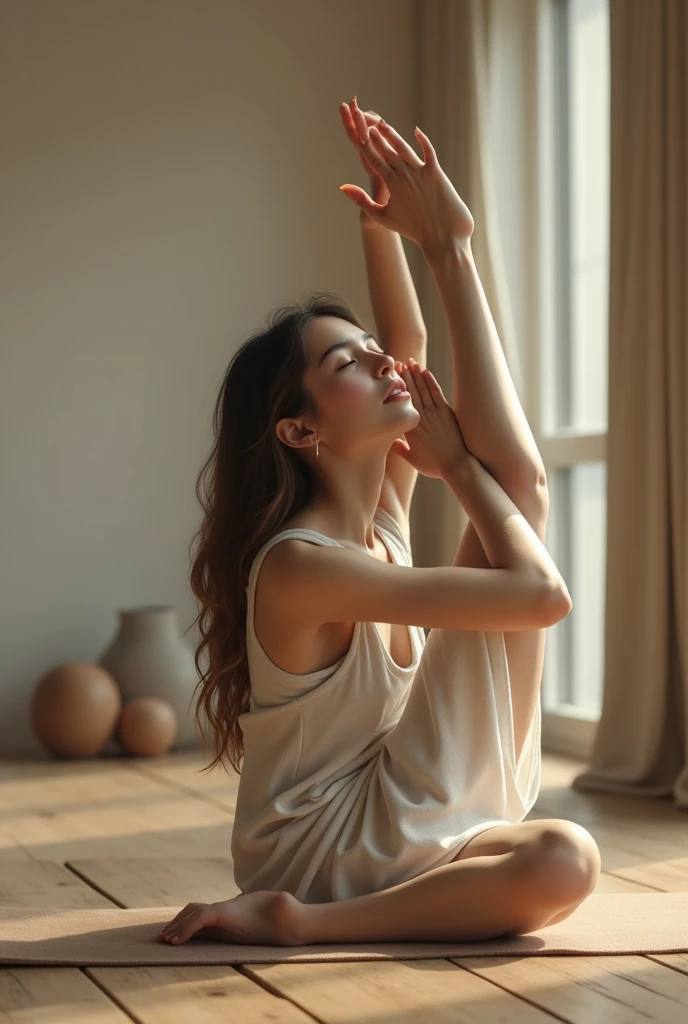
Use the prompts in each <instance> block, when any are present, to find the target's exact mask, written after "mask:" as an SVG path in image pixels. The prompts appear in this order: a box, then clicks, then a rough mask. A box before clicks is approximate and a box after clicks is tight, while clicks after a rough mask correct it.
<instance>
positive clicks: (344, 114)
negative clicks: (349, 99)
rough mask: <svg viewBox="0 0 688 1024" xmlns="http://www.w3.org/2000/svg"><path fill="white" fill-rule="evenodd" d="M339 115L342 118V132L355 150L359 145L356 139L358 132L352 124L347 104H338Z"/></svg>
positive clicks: (352, 120)
mask: <svg viewBox="0 0 688 1024" xmlns="http://www.w3.org/2000/svg"><path fill="white" fill-rule="evenodd" d="M339 113H340V115H341V118H342V124H343V125H344V131H345V132H346V134H347V135H348V136H349V139H350V141H351V142H352V143H353V144H354V146H356V148H358V146H359V144H360V143H359V138H358V132H357V130H356V125H355V124H354V119H353V117H352V116H351V111H350V110H349V107H348V104H346V103H340V104H339Z"/></svg>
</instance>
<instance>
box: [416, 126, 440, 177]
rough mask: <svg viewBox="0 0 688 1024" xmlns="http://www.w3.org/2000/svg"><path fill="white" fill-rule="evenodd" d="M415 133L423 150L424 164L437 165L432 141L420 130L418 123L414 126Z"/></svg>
mask: <svg viewBox="0 0 688 1024" xmlns="http://www.w3.org/2000/svg"><path fill="white" fill-rule="evenodd" d="M415 135H416V138H417V139H418V142H419V144H420V148H421V149H422V150H423V156H424V157H425V162H426V164H429V165H432V166H433V167H437V166H439V161H438V159H437V153H436V152H435V150H434V147H433V145H432V142H431V141H430V139H429V138H428V137H427V135H426V134H425V133H424V132H422V131H421V130H420V128H419V127H418V125H416V127H415Z"/></svg>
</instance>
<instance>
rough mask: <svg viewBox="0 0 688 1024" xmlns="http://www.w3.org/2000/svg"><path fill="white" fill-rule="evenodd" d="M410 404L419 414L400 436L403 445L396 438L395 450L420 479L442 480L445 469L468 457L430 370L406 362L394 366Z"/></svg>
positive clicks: (453, 415) (451, 415)
mask: <svg viewBox="0 0 688 1024" xmlns="http://www.w3.org/2000/svg"><path fill="white" fill-rule="evenodd" d="M397 372H400V374H401V376H402V377H403V380H404V383H405V385H406V387H407V388H408V390H409V391H410V393H411V401H412V402H413V404H414V406H415V408H416V409H417V410H418V412H419V413H420V421H419V423H418V425H417V426H415V427H413V428H412V429H411V430H409V431H408V432H407V433H405V434H404V438H405V439H406V443H405V442H404V441H402V440H401V439H400V438H397V439H396V440H395V441H394V442H393V444H392V451H395V452H396V453H397V454H398V455H401V457H402V458H404V459H406V461H407V462H408V463H410V464H411V465H412V466H413V468H414V469H417V470H418V472H419V473H422V474H423V476H432V477H441V478H444V476H445V474H446V473H447V472H448V470H450V469H453V468H456V467H457V466H459V465H461V464H462V463H464V462H465V461H466V460H467V459H468V457H469V455H470V454H471V453H470V452H469V451H468V449H467V448H466V445H465V444H464V440H463V435H462V433H461V430H460V428H459V421H458V420H457V418H456V413H455V412H454V410H453V409H452V407H451V405H450V404H449V402H448V401H447V400H446V398H445V397H444V394H443V392H442V388H441V387H440V386H439V384H438V383H437V381H436V380H435V377H434V376H433V375H432V373H431V372H430V370H428V369H424V370H422V369H421V368H420V366H419V365H418V363H417V362H416V361H415V360H414V359H411V360H410V364H409V366H408V367H406V366H404V365H403V364H402V363H397Z"/></svg>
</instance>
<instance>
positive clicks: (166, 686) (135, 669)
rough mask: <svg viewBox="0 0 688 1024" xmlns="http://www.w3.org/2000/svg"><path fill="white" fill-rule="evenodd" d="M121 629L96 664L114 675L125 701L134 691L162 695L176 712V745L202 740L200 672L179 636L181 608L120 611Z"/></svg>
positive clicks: (188, 745) (187, 745) (178, 747)
mask: <svg viewBox="0 0 688 1024" xmlns="http://www.w3.org/2000/svg"><path fill="white" fill-rule="evenodd" d="M119 619H120V624H119V631H118V633H117V635H116V636H115V638H114V639H113V640H112V642H111V643H110V644H109V646H108V647H107V648H106V650H105V651H104V653H103V654H102V655H101V656H100V659H99V660H98V664H99V665H101V666H102V667H103V668H104V669H106V671H108V672H109V673H110V674H111V675H112V676H113V677H114V679H115V681H116V683H117V684H118V686H119V688H120V691H121V693H122V703H124V702H126V701H128V700H132V699H133V698H134V697H161V698H162V699H163V700H166V701H168V702H169V703H170V704H171V705H172V707H173V708H174V710H175V712H176V714H177V721H178V723H179V731H178V733H177V737H176V739H175V741H174V744H173V746H172V748H171V749H172V750H181V749H184V748H186V749H189V748H192V747H198V746H200V745H201V735H200V730H199V729H198V728H197V726H196V724H195V721H194V713H195V702H196V700H197V699H198V693H200V688H199V690H198V692H197V693H196V696H195V698H194V697H193V692H194V689H195V687H196V686H197V684H198V672H197V671H196V665H195V663H194V654H193V651H192V649H191V647H190V646H189V645H188V644H187V643H186V642H185V641H184V640H182V639H181V637H180V635H179V628H178V622H177V609H176V608H174V607H172V606H170V605H163V606H154V605H151V606H144V607H141V608H128V609H121V610H120V611H119Z"/></svg>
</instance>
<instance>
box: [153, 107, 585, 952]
mask: <svg viewBox="0 0 688 1024" xmlns="http://www.w3.org/2000/svg"><path fill="white" fill-rule="evenodd" d="M340 113H341V117H342V122H343V124H344V127H345V129H346V131H347V133H348V135H349V138H350V139H351V141H352V143H353V144H354V145H355V146H356V147H357V149H358V151H359V155H360V159H361V162H362V163H363V166H364V168H365V169H366V171H367V173H368V174H369V176H370V182H371V191H372V192H373V196H374V198H373V199H371V197H370V196H368V195H367V193H365V192H364V191H363V190H362V189H358V188H356V187H355V186H351V185H347V186H342V188H343V189H344V191H345V192H346V193H347V195H348V196H349V198H351V199H352V200H353V201H354V202H355V203H356V205H357V206H358V207H359V209H360V218H361V224H362V229H363V237H364V246H365V252H366V259H367V266H368V274H369V281H370V284H371V297H372V302H373V309H374V314H375V320H376V327H377V330H376V331H375V332H374V333H373V332H369V331H367V330H366V325H365V324H364V323H363V322H362V321H361V320H360V319H359V318H358V317H357V316H356V315H355V314H354V313H352V312H351V310H349V309H348V308H347V306H346V305H345V304H343V303H341V302H337V301H329V300H327V299H323V298H322V297H321V298H315V299H312V300H311V301H309V302H307V303H305V304H303V305H301V306H297V307H289V308H287V309H286V310H283V311H281V313H280V315H279V316H277V317H276V318H275V319H274V321H273V323H272V324H271V326H270V327H269V329H268V330H266V331H263V332H261V333H259V334H257V335H255V336H253V337H252V338H250V339H249V340H248V341H247V342H246V343H245V344H244V345H243V346H242V347H241V348H240V349H239V351H238V352H237V353H236V355H235V356H234V357H233V359H232V362H231V364H230V366H229V369H228V371H227V374H226V377H225V380H224V382H223V387H222V389H221V392H220V395H219V398H218V402H217V406H216V411H215V415H216V420H215V423H216V444H215V447H214V450H213V452H212V454H211V456H210V457H209V459H208V461H207V462H206V464H205V466H204V469H203V470H202V473H203V472H204V471H205V470H207V469H208V468H210V469H211V471H212V479H211V485H210V487H209V488H208V490H207V492H206V495H205V505H204V507H205V512H206V515H205V518H204V521H203V524H202V527H201V530H200V543H199V549H198V553H197V555H196V558H195V560H194V564H193V568H192V586H193V589H194V593H195V594H196V596H197V597H199V598H200V599H201V603H202V605H203V611H202V612H201V615H200V616H199V618H200V622H201V633H202V637H203V639H202V641H201V643H200V645H199V647H198V649H197V652H196V661H197V665H198V666H199V669H200V655H201V654H202V653H203V652H207V654H208V660H209V667H208V668H207V670H206V672H205V674H204V675H203V678H202V680H201V684H202V686H203V689H202V693H201V699H200V701H199V705H198V709H199V710H200V708H201V707H202V708H203V709H204V711H205V713H206V716H207V718H208V719H209V721H210V722H211V724H212V726H213V729H214V734H215V740H216V742H215V746H216V758H215V761H213V762H212V764H211V765H210V766H209V767H213V766H214V765H215V764H216V763H217V762H218V761H222V760H223V759H224V757H227V758H228V759H229V760H230V762H231V763H232V765H233V767H234V768H235V769H236V770H237V771H239V765H238V763H237V762H238V759H239V757H243V771H241V772H240V780H239V787H238V792H237V802H236V816H235V820H234V826H233V833H232V842H231V846H232V855H233V860H234V871H235V880H236V883H237V885H238V887H239V889H240V890H241V892H240V894H239V895H238V896H235V897H234V898H233V899H229V900H226V901H222V902H218V903H213V904H199V903H190V904H188V905H187V906H186V907H185V908H184V909H183V910H182V911H181V912H180V913H179V914H178V915H177V916H176V917H175V918H174V919H173V921H172V922H170V924H169V925H168V926H167V928H166V929H164V930H163V931H162V932H161V933H160V938H161V940H163V941H170V942H185V941H186V940H188V939H189V938H190V937H191V936H194V935H199V936H207V937H212V938H219V939H221V940H224V941H229V942H241V943H264V944H273V945H274V944H276V945H303V944H310V943H319V942H337V941H345V942H357V941H364V940H368V941H370V940H372V941H383V940H386V941H405V940H430V941H435V940H436V941H439V940H445V939H449V940H455V941H470V940H480V939H486V938H492V937H496V936H498V935H504V934H517V933H519V932H524V931H531V930H534V929H537V928H541V927H544V926H545V925H547V924H552V923H555V922H557V921H560V920H562V919H564V918H565V917H567V916H568V915H569V914H571V913H572V912H573V910H574V909H575V908H576V907H577V906H578V905H579V904H580V903H581V902H582V901H583V900H584V899H585V898H586V897H587V896H588V895H589V893H590V892H592V890H593V889H594V887H595V885H596V883H597V879H598V876H599V871H600V858H599V851H598V849H597V846H596V844H595V841H594V839H593V838H592V836H591V835H590V833H589V832H587V831H586V830H585V829H584V828H582V827H581V826H579V825H577V824H575V823H573V822H569V821H563V820H560V819H545V820H539V821H538V820H533V821H524V820H523V819H524V818H525V816H526V815H527V814H528V812H529V811H530V810H531V809H532V807H533V805H534V803H535V800H536V798H537V795H538V790H539V786H540V763H541V762H540V721H541V720H540V701H539V690H540V677H541V672H542V662H543V651H544V641H545V631H546V628H547V627H548V626H550V625H552V624H553V623H555V622H557V621H559V620H560V619H562V618H563V617H564V616H566V615H567V614H568V612H569V611H570V609H571V599H570V597H569V594H568V591H567V589H566V585H565V583H564V581H563V580H562V578H561V576H560V575H559V573H558V571H557V568H556V566H555V565H554V563H553V561H552V559H551V558H550V556H549V554H548V552H547V550H546V548H545V545H544V539H545V527H546V519H547V509H548V498H547V485H546V479H545V473H544V469H543V464H542V461H541V458H540V455H539V452H538V450H537V447H536V444H535V441H534V439H533V436H532V434H531V432H530V429H529V427H528V423H527V420H526V417H525V415H524V413H523V410H522V409H521V406H520V404H519V402H518V398H517V394H516V391H515V389H514V387H513V383H512V381H511V377H510V375H509V372H508V369H507V365H506V362H505V360H504V356H503V353H502V349H501V346H500V344H499V339H498V337H497V334H496V330H495V327H494V323H493V321H492V318H491V315H490V311H489V308H488V306H487V302H486V300H485V296H484V292H483V290H482V286H481V284H480V280H479V277H478V274H477V272H476V268H475V263H474V261H473V257H472V252H471V244H470V239H471V235H472V232H473V227H474V223H473V218H472V217H471V214H470V212H469V210H468V209H467V207H466V205H465V204H464V203H463V201H462V200H461V199H460V197H459V196H458V194H457V193H456V191H455V189H454V188H453V186H452V184H451V182H450V181H449V179H448V178H447V176H446V174H445V173H444V171H443V170H442V168H441V167H440V165H439V163H438V159H437V155H436V153H435V150H434V148H433V146H432V144H431V143H430V140H429V139H428V138H427V136H426V135H424V134H423V133H422V132H421V131H420V130H418V129H416V134H417V138H418V143H419V145H420V148H421V149H422V152H423V159H421V158H420V157H419V156H418V155H417V153H416V152H415V150H414V149H413V148H412V147H411V146H410V145H408V143H407V142H406V141H405V140H404V139H403V138H402V137H401V136H400V135H399V134H398V133H397V132H396V131H395V130H394V129H393V128H392V127H391V126H389V125H388V124H385V122H384V121H383V120H382V119H381V118H380V117H378V115H377V114H374V113H373V112H371V111H367V112H363V111H361V110H360V109H359V108H358V106H357V104H356V102H355V99H354V101H353V102H352V103H351V105H348V104H342V106H341V108H340ZM399 235H404V236H405V237H406V238H409V239H411V240H412V241H414V242H415V243H416V244H417V245H419V246H420V248H421V250H422V252H423V254H424V256H425V259H426V260H427V263H428V266H429V267H430V269H431V272H432V274H433V277H434V280H435V282H436V284H437V287H438V289H439V293H440V296H441V300H442V303H443V306H444V310H445V313H446V317H447V323H448V328H449V334H450V337H451V343H452V351H453V365H454V403H455V404H454V407H453V408H452V407H451V406H450V405H449V403H448V402H447V401H446V399H445V397H444V395H443V393H442V390H441V388H440V386H439V384H438V382H437V381H436V379H435V378H434V376H433V375H432V373H431V372H430V371H429V370H428V369H427V368H426V367H425V365H424V363H425V344H426V338H425V332H424V328H423V323H422V318H421V315H420V310H419V306H418V302H417V299H416V296H415V293H414V291H413V285H412V279H411V276H410V273H409V270H408V267H407V265H406V263H405V260H404V256H403V246H402V244H401V239H400V238H399ZM419 472H421V473H424V474H425V475H427V476H430V477H436V478H440V479H442V480H443V481H444V482H445V483H446V484H447V485H448V486H449V487H450V488H451V489H452V491H453V492H454V494H455V495H456V497H457V499H458V500H459V501H460V502H461V504H462V505H463V506H464V508H465V509H466V512H467V514H468V516H469V518H470V523H469V525H468V527H467V529H466V532H465V534H464V536H463V539H462V541H461V544H460V546H459V548H458V551H457V553H456V555H455V557H454V560H453V562H452V565H451V566H439V567H437V568H416V567H414V566H413V564H412V557H411V549H410V542H409V526H408V517H409V510H410V506H411V497H412V494H413V489H414V486H415V483H416V479H417V475H418V473H419ZM197 493H198V491H197ZM423 627H426V628H427V629H428V630H429V632H428V635H427V639H426V637H425V633H424V629H423ZM201 684H199V685H201ZM197 713H198V712H197ZM199 721H200V719H199ZM233 758H236V760H234V759H233Z"/></svg>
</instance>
